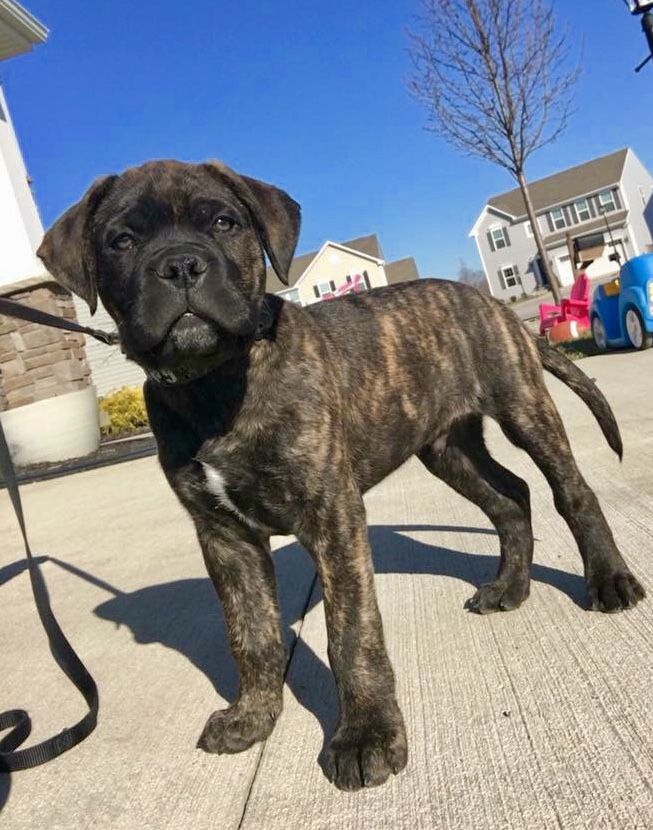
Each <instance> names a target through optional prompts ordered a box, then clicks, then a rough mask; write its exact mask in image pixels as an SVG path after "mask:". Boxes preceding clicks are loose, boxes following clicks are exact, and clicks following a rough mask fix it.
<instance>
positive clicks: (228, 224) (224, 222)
mask: <svg viewBox="0 0 653 830" xmlns="http://www.w3.org/2000/svg"><path fill="white" fill-rule="evenodd" d="M235 226H236V220H235V219H232V218H231V217H230V216H218V218H217V219H216V220H215V222H214V223H213V227H214V228H215V229H216V230H218V231H223V232H224V231H230V230H232V229H233V228H235Z"/></svg>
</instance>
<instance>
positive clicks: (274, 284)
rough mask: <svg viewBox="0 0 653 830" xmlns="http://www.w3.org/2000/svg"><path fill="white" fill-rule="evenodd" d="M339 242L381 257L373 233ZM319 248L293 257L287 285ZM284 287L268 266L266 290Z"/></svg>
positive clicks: (307, 263)
mask: <svg viewBox="0 0 653 830" xmlns="http://www.w3.org/2000/svg"><path fill="white" fill-rule="evenodd" d="M339 244H340V245H342V247H343V248H350V249H351V250H352V251H358V252H359V253H361V254H366V255H367V256H371V257H375V258H376V259H383V251H382V250H381V245H380V244H379V239H378V237H377V235H376V234H375V233H371V234H368V235H367V236H359V237H357V238H356V239H350V240H349V241H348V242H341V243H339ZM321 250H322V248H320V249H319V250H317V251H311V252H310V253H309V254H302V255H301V256H297V257H295V258H294V259H293V261H292V263H291V264H290V272H289V274H288V286H291V285H294V284H295V283H296V282H297V280H298V279H299V278H300V277H301V275H302V274H303V273H304V271H306V270H307V268H308V267H309V265H310V264H311V263H312V262H313V260H314V259H315V257H316V256H317V255H318V254H319V253H320V251H321ZM285 288H286V286H285V285H284V284H283V283H282V282H281V280H280V279H279V277H277V275H276V274H275V273H274V270H273V269H272V268H271V267H269V266H268V269H267V279H266V290H267V291H269V292H270V293H271V294H276V293H277V291H283V290H284V289H285Z"/></svg>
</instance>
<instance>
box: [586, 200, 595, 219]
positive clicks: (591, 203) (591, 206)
mask: <svg viewBox="0 0 653 830" xmlns="http://www.w3.org/2000/svg"><path fill="white" fill-rule="evenodd" d="M594 199H595V197H594V196H590V197H589V198H588V200H587V206H588V207H589V209H590V216H591V217H592V219H595V218H596V205H595V204H594Z"/></svg>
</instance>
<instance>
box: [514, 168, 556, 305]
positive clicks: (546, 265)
mask: <svg viewBox="0 0 653 830" xmlns="http://www.w3.org/2000/svg"><path fill="white" fill-rule="evenodd" d="M517 181H518V182H519V187H520V188H521V192H522V196H523V197H524V202H525V204H526V213H527V214H528V218H529V219H530V221H531V228H532V229H533V236H534V237H535V245H536V246H537V252H538V254H539V255H540V268H541V269H542V270H543V271H544V276H545V277H546V279H547V280H548V283H549V287H550V289H551V293H552V294H553V299H554V300H555V301H556V304H557V305H560V298H561V295H560V285H559V284H558V278H557V277H556V275H555V274H554V273H553V268H551V263H550V262H549V258H548V256H547V253H546V248H545V247H544V241H543V239H542V234H541V232H540V226H539V225H538V222H537V216H536V215H535V210H534V209H533V203H532V202H531V194H530V193H529V192H528V183H527V182H526V177H525V176H524V173H523V171H520V172H519V173H518V174H517Z"/></svg>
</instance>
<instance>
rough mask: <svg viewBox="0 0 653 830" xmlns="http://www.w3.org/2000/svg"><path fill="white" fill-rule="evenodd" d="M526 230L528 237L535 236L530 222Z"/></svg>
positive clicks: (526, 225) (525, 227)
mask: <svg viewBox="0 0 653 830" xmlns="http://www.w3.org/2000/svg"><path fill="white" fill-rule="evenodd" d="M524 229H525V231H526V236H533V226H532V225H531V223H530V222H526V224H525V225H524Z"/></svg>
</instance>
